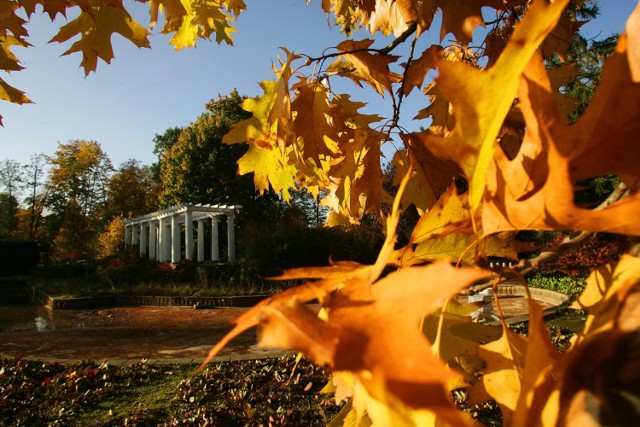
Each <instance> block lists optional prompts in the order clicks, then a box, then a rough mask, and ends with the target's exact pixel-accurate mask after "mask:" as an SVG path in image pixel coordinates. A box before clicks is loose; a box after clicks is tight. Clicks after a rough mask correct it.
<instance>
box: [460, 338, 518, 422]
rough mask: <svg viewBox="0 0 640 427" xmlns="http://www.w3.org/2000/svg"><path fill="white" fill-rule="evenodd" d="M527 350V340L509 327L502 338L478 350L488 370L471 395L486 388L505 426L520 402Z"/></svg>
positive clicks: (471, 391)
mask: <svg viewBox="0 0 640 427" xmlns="http://www.w3.org/2000/svg"><path fill="white" fill-rule="evenodd" d="M526 351H527V342H526V339H525V338H523V337H522V336H520V335H518V334H516V333H515V332H512V331H511V330H510V329H508V328H507V327H506V326H503V332H502V337H501V338H500V339H498V340H496V341H493V342H490V343H489V344H485V345H481V346H480V349H479V351H478V356H479V357H480V358H481V359H482V360H484V361H485V363H486V365H487V367H486V369H485V373H484V375H483V376H482V381H481V382H479V383H478V384H477V385H476V386H475V387H474V388H475V389H474V388H472V389H471V390H470V393H471V394H472V395H473V393H477V392H479V391H480V392H481V390H482V388H483V387H484V390H486V392H488V393H489V395H490V396H492V397H493V398H494V399H495V400H496V402H498V405H500V410H501V412H502V419H503V422H504V424H505V425H511V420H512V419H513V415H514V411H515V410H516V406H517V404H518V401H519V399H520V392H521V388H522V376H523V371H524V369H525V366H524V359H525V354H526ZM472 399H473V398H472ZM474 400H475V399H474Z"/></svg>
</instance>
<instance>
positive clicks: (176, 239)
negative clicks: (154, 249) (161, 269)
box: [171, 214, 181, 262]
mask: <svg viewBox="0 0 640 427" xmlns="http://www.w3.org/2000/svg"><path fill="white" fill-rule="evenodd" d="M180 255H181V254H180V224H179V223H178V215H177V214H174V215H171V262H180Z"/></svg>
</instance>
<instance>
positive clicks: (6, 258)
mask: <svg viewBox="0 0 640 427" xmlns="http://www.w3.org/2000/svg"><path fill="white" fill-rule="evenodd" d="M39 260H40V248H39V247H38V245H37V244H36V242H33V241H30V240H14V239H11V240H9V239H7V240H0V275H7V276H10V275H15V274H23V273H27V272H29V271H31V270H33V269H34V268H35V267H36V265H37V264H38V261H39Z"/></svg>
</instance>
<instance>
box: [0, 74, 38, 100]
mask: <svg viewBox="0 0 640 427" xmlns="http://www.w3.org/2000/svg"><path fill="white" fill-rule="evenodd" d="M0 99H2V100H4V101H9V102H14V103H16V104H27V103H30V102H31V100H30V99H29V98H27V97H26V95H25V94H24V92H22V91H20V90H18V89H16V88H14V87H12V86H10V85H9V84H7V83H6V82H5V81H4V79H2V78H0Z"/></svg>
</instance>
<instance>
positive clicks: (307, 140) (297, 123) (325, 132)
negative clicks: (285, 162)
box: [291, 81, 339, 162]
mask: <svg viewBox="0 0 640 427" xmlns="http://www.w3.org/2000/svg"><path fill="white" fill-rule="evenodd" d="M293 88H294V89H295V90H296V97H295V100H294V101H293V102H292V103H291V109H292V111H293V113H294V114H295V119H294V120H293V130H294V132H295V134H296V136H298V137H301V138H302V139H303V146H302V149H303V150H304V151H303V153H302V157H303V158H302V159H301V161H303V162H304V161H305V160H306V159H307V158H312V159H314V160H315V161H316V162H320V157H321V156H331V155H333V154H334V150H332V149H331V148H330V147H328V146H327V144H326V143H325V137H328V138H329V139H331V140H334V141H335V140H338V138H339V136H338V135H337V132H336V130H335V128H334V127H333V126H332V125H331V124H330V123H329V120H330V118H331V115H332V109H331V106H330V103H329V97H328V93H327V92H328V91H327V89H325V88H324V87H323V85H321V84H320V83H318V82H306V81H303V82H301V83H299V84H296V85H295V86H294V87H293Z"/></svg>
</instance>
